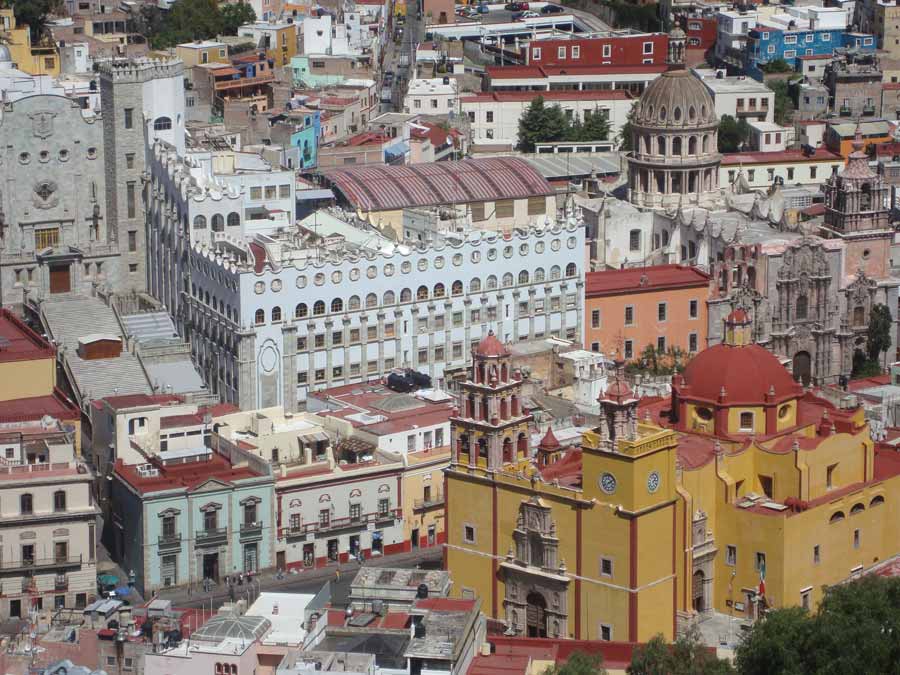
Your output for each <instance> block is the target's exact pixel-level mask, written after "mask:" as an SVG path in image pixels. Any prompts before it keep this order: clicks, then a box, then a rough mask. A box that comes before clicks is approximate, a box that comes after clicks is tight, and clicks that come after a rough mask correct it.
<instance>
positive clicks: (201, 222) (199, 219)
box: [194, 216, 206, 230]
mask: <svg viewBox="0 0 900 675" xmlns="http://www.w3.org/2000/svg"><path fill="white" fill-rule="evenodd" d="M194 229H196V230H205V229H206V216H194Z"/></svg>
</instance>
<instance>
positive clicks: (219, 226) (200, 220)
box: [194, 211, 241, 232]
mask: <svg viewBox="0 0 900 675" xmlns="http://www.w3.org/2000/svg"><path fill="white" fill-rule="evenodd" d="M227 222H228V227H238V226H239V225H240V224H241V216H240V214H239V213H238V212H237V211H232V212H231V213H229V214H228V221H227ZM225 223H226V220H225V216H223V215H222V214H221V213H216V214H214V215H213V217H212V231H213V232H222V231H223V230H224V229H225ZM194 229H195V230H205V229H206V216H194Z"/></svg>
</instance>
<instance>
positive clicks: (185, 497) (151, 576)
mask: <svg viewBox="0 0 900 675" xmlns="http://www.w3.org/2000/svg"><path fill="white" fill-rule="evenodd" d="M222 452H230V453H232V455H239V456H231V455H226V454H220V452H217V451H214V450H211V449H210V448H208V447H206V446H205V445H198V447H196V448H188V449H180V450H169V451H163V452H160V453H158V454H153V455H147V462H146V463H144V464H124V463H123V462H122V461H121V460H119V461H118V462H116V465H115V471H114V473H113V476H112V479H113V480H112V485H111V502H112V505H113V506H112V526H113V528H114V530H115V532H116V536H115V538H114V542H115V543H114V550H113V557H114V558H115V559H116V560H117V562H119V563H120V564H121V566H122V568H123V569H125V570H126V571H127V572H129V573H130V572H131V571H133V572H134V575H135V585H136V586H137V588H138V589H139V590H140V591H141V593H142V594H143V595H144V596H145V597H146V596H147V595H148V594H150V593H152V592H153V591H154V590H156V589H159V588H164V587H170V586H185V585H192V586H194V587H195V588H199V587H202V585H203V580H204V579H211V580H212V581H215V582H221V580H222V578H223V577H224V576H226V575H231V574H234V573H237V572H250V571H252V572H257V571H259V570H261V569H265V568H269V567H272V566H273V565H274V564H275V562H274V559H273V558H274V556H273V548H274V536H273V534H272V533H273V532H274V527H275V510H274V478H273V476H272V472H271V468H270V467H269V464H268V463H267V462H264V461H263V460H261V459H259V458H258V457H256V456H255V455H253V454H252V453H246V452H243V451H241V450H240V449H236V448H235V449H232V450H222Z"/></svg>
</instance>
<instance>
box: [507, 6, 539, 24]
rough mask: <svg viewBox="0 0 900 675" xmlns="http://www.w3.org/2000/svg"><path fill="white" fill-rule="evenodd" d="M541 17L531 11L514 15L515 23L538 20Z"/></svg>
mask: <svg viewBox="0 0 900 675" xmlns="http://www.w3.org/2000/svg"><path fill="white" fill-rule="evenodd" d="M539 16H540V14H538V13H537V12H534V11H532V10H530V9H529V10H527V11H525V12H519V13H517V14H513V21H524V20H525V19H537V18H538V17H539Z"/></svg>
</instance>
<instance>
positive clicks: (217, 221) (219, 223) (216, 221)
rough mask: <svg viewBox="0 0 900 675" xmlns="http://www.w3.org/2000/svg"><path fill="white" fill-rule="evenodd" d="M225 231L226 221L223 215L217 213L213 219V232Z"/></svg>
mask: <svg viewBox="0 0 900 675" xmlns="http://www.w3.org/2000/svg"><path fill="white" fill-rule="evenodd" d="M224 229H225V219H224V218H223V217H222V214H221V213H217V214H215V215H214V216H213V217H212V231H213V232H221V231H222V230H224Z"/></svg>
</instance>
